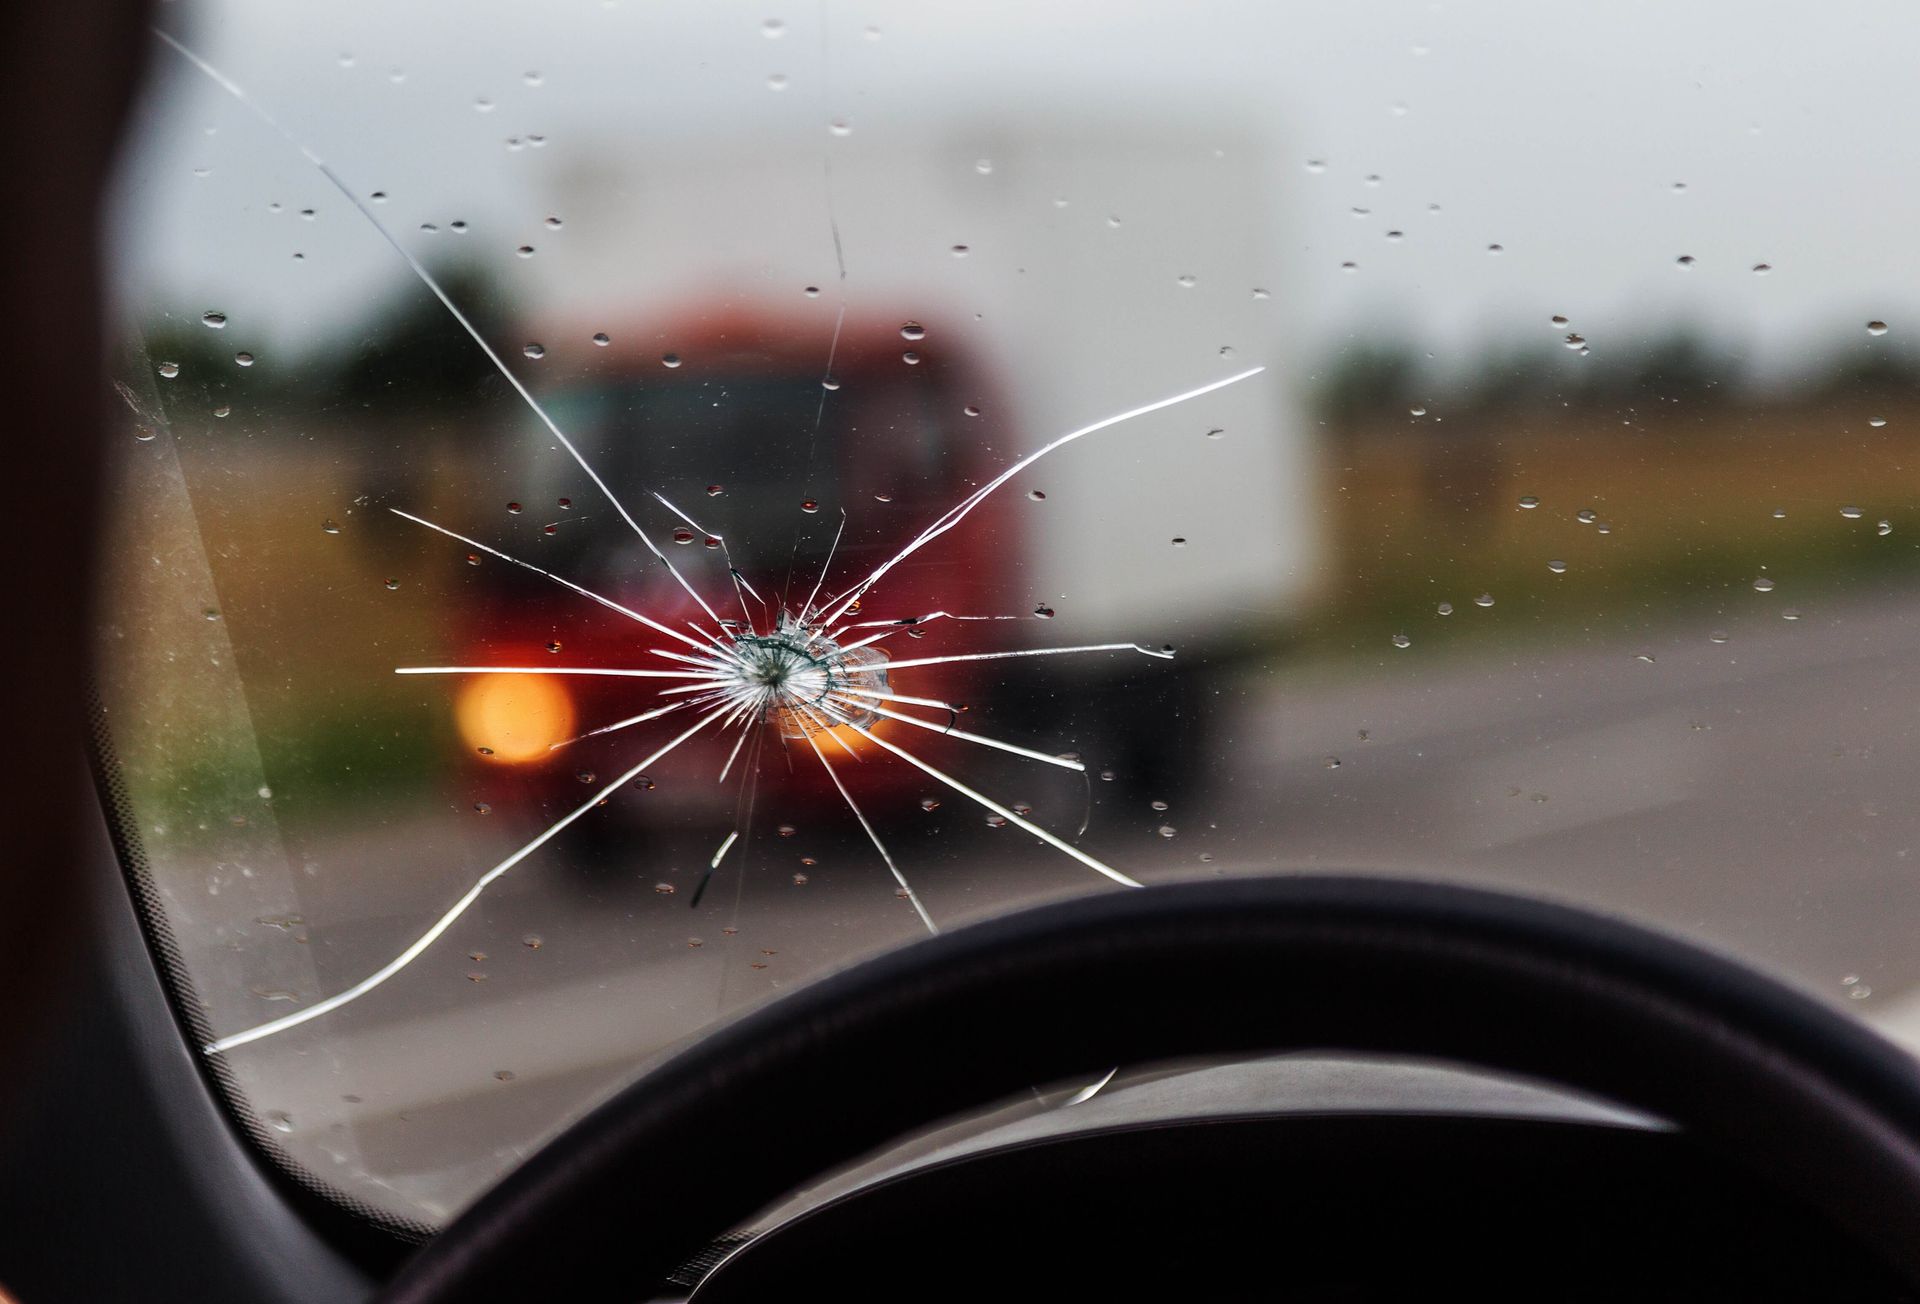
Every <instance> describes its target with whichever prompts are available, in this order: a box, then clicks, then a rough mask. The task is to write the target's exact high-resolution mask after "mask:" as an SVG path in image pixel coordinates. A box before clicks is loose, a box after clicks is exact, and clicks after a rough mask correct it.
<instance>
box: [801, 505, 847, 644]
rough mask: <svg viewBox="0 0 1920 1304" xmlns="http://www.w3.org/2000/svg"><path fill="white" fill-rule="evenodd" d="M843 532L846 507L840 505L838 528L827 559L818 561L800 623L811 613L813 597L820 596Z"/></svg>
mask: <svg viewBox="0 0 1920 1304" xmlns="http://www.w3.org/2000/svg"><path fill="white" fill-rule="evenodd" d="M843 534H847V509H845V507H841V522H839V528H837V530H833V542H831V543H829V545H828V559H826V561H822V563H820V574H818V576H814V592H812V593H808V595H806V605H804V607H801V624H806V616H810V615H812V611H814V599H816V597H820V586H822V584H826V582H828V570H831V568H833V555H835V553H839V540H841V536H843Z"/></svg>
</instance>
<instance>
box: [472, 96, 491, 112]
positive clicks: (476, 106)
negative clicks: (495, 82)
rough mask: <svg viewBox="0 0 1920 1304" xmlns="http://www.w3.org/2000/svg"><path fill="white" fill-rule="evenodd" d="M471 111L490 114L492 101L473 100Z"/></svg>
mask: <svg viewBox="0 0 1920 1304" xmlns="http://www.w3.org/2000/svg"><path fill="white" fill-rule="evenodd" d="M473 111H474V112H475V113H492V112H493V101H492V100H488V99H478V100H475V101H474V102H473Z"/></svg>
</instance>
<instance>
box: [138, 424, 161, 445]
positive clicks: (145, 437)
mask: <svg viewBox="0 0 1920 1304" xmlns="http://www.w3.org/2000/svg"><path fill="white" fill-rule="evenodd" d="M157 434H159V431H157V430H155V429H154V428H153V427H152V426H135V427H134V428H133V437H134V438H135V439H137V440H139V441H140V442H141V443H143V444H145V443H148V442H150V441H152V439H153V437H154V436H155V435H157Z"/></svg>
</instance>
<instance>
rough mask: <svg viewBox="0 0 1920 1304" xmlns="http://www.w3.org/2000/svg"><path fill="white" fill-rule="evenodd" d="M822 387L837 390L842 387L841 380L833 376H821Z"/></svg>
mask: <svg viewBox="0 0 1920 1304" xmlns="http://www.w3.org/2000/svg"><path fill="white" fill-rule="evenodd" d="M820 388H821V389H824V390H828V391H832V390H836V389H839V388H840V382H839V381H837V380H835V379H834V378H833V377H832V376H822V377H821V378H820Z"/></svg>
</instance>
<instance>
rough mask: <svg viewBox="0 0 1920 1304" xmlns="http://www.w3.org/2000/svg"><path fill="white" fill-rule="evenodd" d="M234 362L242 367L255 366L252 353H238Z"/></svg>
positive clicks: (234, 356)
mask: <svg viewBox="0 0 1920 1304" xmlns="http://www.w3.org/2000/svg"><path fill="white" fill-rule="evenodd" d="M233 360H234V362H235V363H236V364H238V365H239V366H242V367H251V366H252V365H253V355H252V354H251V353H236V354H234V355H233Z"/></svg>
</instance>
